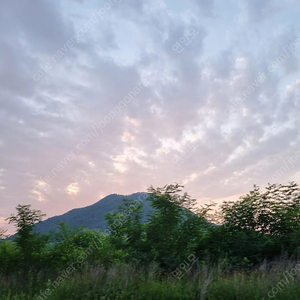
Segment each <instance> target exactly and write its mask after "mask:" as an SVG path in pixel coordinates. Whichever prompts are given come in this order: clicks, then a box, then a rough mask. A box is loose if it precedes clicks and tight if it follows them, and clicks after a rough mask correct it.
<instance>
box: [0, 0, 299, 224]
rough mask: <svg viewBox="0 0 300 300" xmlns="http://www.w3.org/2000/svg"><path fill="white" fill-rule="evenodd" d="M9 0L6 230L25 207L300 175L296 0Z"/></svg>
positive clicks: (3, 112) (0, 156)
mask: <svg viewBox="0 0 300 300" xmlns="http://www.w3.org/2000/svg"><path fill="white" fill-rule="evenodd" d="M0 3H1V10H0V204H1V205H0V227H4V228H9V227H8V226H7V225H6V222H5V218H6V217H8V216H9V215H10V214H11V213H14V211H15V207H16V206H17V205H18V204H31V205H32V208H35V209H40V210H42V211H43V212H44V213H46V214H47V216H48V217H51V216H54V215H59V214H62V213H65V212H67V211H69V210H71V209H73V208H77V207H84V206H87V205H91V204H93V203H95V202H97V201H99V200H100V199H101V198H103V197H105V196H106V195H109V194H113V193H117V194H124V195H128V194H132V193H134V192H138V191H140V192H142V191H146V190H147V188H148V187H150V186H151V185H152V186H154V187H162V186H164V185H165V184H172V183H175V182H178V183H181V184H183V185H184V186H185V189H184V190H185V191H187V192H188V193H189V194H190V195H191V196H192V197H193V198H196V199H197V200H198V202H199V203H207V202H209V201H213V200H216V201H221V200H223V199H238V197H239V196H240V195H242V194H245V193H247V192H249V191H250V190H251V189H252V188H253V185H254V184H257V185H259V186H260V187H261V188H264V187H265V186H266V185H267V184H268V183H283V184H284V183H287V182H289V181H295V182H297V183H300V169H299V166H300V135H299V128H300V126H299V125H300V124H299V123H300V118H299V112H300V100H299V96H300V74H299V53H300V22H299V14H300V3H299V1H298V0H283V1H282V0H280V1H279V0H272V1H271V0H269V1H262V0H227V1H223V0H185V1H179V0H108V1H106V0H105V1H103V0H101V1H94V0H57V1H50V0H48V1H46V0H20V1H8V0H0Z"/></svg>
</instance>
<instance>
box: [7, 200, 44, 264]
mask: <svg viewBox="0 0 300 300" xmlns="http://www.w3.org/2000/svg"><path fill="white" fill-rule="evenodd" d="M16 210H17V214H15V215H14V214H12V215H11V216H10V217H9V218H7V219H6V220H8V221H9V224H14V225H15V227H16V228H17V237H16V238H15V242H16V244H17V246H19V247H20V251H21V260H22V265H23V266H24V268H26V269H28V267H29V266H30V265H31V266H33V264H36V263H37V262H38V261H39V259H38V261H37V260H36V259H34V258H36V257H37V256H39V255H40V254H41V249H42V248H43V247H45V244H46V243H47V242H48V237H47V236H46V235H43V236H41V235H39V234H37V233H35V234H34V233H32V230H33V227H34V225H35V224H36V223H39V222H41V221H42V219H43V217H44V216H45V214H43V213H42V212H41V211H40V210H35V209H31V206H30V205H20V204H19V205H18V206H17V207H16Z"/></svg>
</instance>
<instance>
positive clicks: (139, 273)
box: [0, 182, 300, 300]
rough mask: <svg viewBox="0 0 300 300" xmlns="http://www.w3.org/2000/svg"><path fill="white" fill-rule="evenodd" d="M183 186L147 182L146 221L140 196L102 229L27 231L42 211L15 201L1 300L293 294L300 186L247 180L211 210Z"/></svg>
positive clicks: (0, 273) (296, 290)
mask: <svg viewBox="0 0 300 300" xmlns="http://www.w3.org/2000/svg"><path fill="white" fill-rule="evenodd" d="M181 188H182V186H180V185H178V184H174V185H167V186H165V187H163V188H157V189H154V188H153V187H151V188H150V189H149V197H148V198H147V201H149V203H150V205H151V207H152V208H153V210H151V211H149V217H148V220H147V222H146V223H145V222H142V219H143V202H141V201H133V200H132V201H130V200H128V199H127V200H124V203H123V205H122V206H121V207H119V210H118V212H115V213H109V214H107V215H106V220H107V224H108V228H107V229H106V230H105V231H103V232H101V231H99V230H89V229H86V228H83V227H76V228H74V227H69V226H67V225H66V224H65V223H60V224H59V229H58V230H56V231H53V232H51V233H49V234H41V233H34V232H33V228H34V225H35V224H36V223H38V222H40V221H41V220H42V218H43V217H44V215H43V214H42V213H41V212H40V211H37V210H33V209H31V207H30V206H29V205H23V206H22V205H18V206H17V208H16V209H17V213H16V215H12V216H11V217H9V218H8V219H7V220H8V221H9V222H10V223H13V224H15V226H16V228H17V237H15V238H14V239H13V240H9V239H2V241H0V291H1V292H0V300H1V299H56V300H58V299H74V300H75V299H114V300H116V299H119V300H120V299H124V300H125V299H126V300H127V299H147V300H149V299H172V300H174V299H189V300H191V299H210V300H214V299H222V300H227V299H232V300H233V299H251V300H252V299H263V298H264V299H287V300H288V299H298V298H299V296H298V295H300V285H299V282H300V272H299V271H300V263H298V258H299V251H300V239H299V238H300V222H299V221H300V189H299V187H298V185H297V184H295V183H294V182H292V183H289V184H287V185H280V184H276V185H269V186H268V187H267V188H266V191H265V192H261V191H260V189H259V188H258V187H257V186H254V189H253V191H251V192H250V193H249V194H247V195H245V196H243V197H241V198H240V199H239V200H238V201H235V202H224V203H223V204H221V205H220V207H218V208H214V206H213V205H205V206H203V207H201V208H196V201H195V200H194V199H192V198H191V197H190V196H189V195H188V194H187V193H184V194H182V192H181ZM4 235H5V231H4V230H2V231H1V230H0V239H1V237H2V238H4ZM298 273H299V274H298Z"/></svg>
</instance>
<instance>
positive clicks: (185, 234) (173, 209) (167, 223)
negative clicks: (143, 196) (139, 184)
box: [146, 183, 206, 270]
mask: <svg viewBox="0 0 300 300" xmlns="http://www.w3.org/2000/svg"><path fill="white" fill-rule="evenodd" d="M182 188H183V186H182V185H179V184H178V183H175V184H170V185H166V186H164V187H163V188H157V189H155V188H153V187H150V188H149V189H148V192H149V194H150V196H149V198H147V200H148V201H150V202H151V206H152V207H153V208H154V211H153V212H151V213H150V216H149V222H148V224H147V227H146V234H147V244H148V246H149V247H150V252H151V253H152V255H153V259H154V260H156V262H158V263H159V264H160V266H161V267H163V268H165V269H169V270H170V269H172V268H174V267H177V266H178V264H180V263H181V262H182V261H183V260H184V259H186V258H187V257H188V256H189V255H191V254H192V253H193V251H194V248H195V247H196V244H197V243H196V241H195V239H197V238H198V237H199V235H201V230H202V226H203V224H204V223H205V222H206V221H205V220H204V219H203V218H202V217H201V218H200V217H198V216H197V215H195V214H193V213H192V211H191V210H193V208H194V206H195V204H196V200H195V199H192V198H191V197H190V196H189V195H188V194H187V193H184V194H183V195H182V194H180V192H181V189H182Z"/></svg>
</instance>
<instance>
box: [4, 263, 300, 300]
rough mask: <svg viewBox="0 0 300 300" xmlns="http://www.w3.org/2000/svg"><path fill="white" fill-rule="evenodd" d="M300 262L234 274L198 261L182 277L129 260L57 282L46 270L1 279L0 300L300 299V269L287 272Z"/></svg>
mask: <svg viewBox="0 0 300 300" xmlns="http://www.w3.org/2000/svg"><path fill="white" fill-rule="evenodd" d="M296 263H297V262H290V261H277V262H276V263H273V264H269V265H268V266H262V268H260V269H256V270H253V271H251V272H249V271H248V272H231V273H228V272H227V271H226V270H224V269H223V270H222V269H221V268H220V267H215V268H208V267H207V266H202V267H200V266H199V267H197V268H195V269H194V270H191V271H190V272H188V273H187V274H185V276H183V277H182V278H180V279H178V278H175V277H174V276H173V275H172V274H162V273H160V272H159V271H157V272H155V271H154V270H152V269H138V268H135V267H133V266H130V265H121V266H120V265H119V266H112V267H109V268H108V269H105V268H104V267H101V266H97V267H93V268H90V269H87V270H84V271H82V272H80V273H79V272H77V273H74V274H72V275H71V276H69V277H66V278H62V279H63V280H62V281H61V282H60V283H59V284H58V283H57V277H53V278H52V279H48V280H45V279H41V278H43V276H42V273H41V275H40V276H39V275H38V276H36V278H35V280H33V279H31V278H29V279H28V278H27V279H28V280H27V284H26V285H24V284H23V283H22V282H17V281H16V280H15V279H14V278H9V279H8V278H6V279H4V278H2V279H0V300H8V299H9V300H19V299H20V300H21V299H22V300H27V299H28V300H32V299H37V300H41V299H43V300H45V299H49V300H68V299H69V300H85V299H86V300H95V299H99V300H100V299H101V300H129V299H130V300H133V299H134V300H151V299H153V300H159V299H164V300H177V299H178V300H193V299H197V300H262V299H264V300H267V299H278V300H298V299H300V270H299V271H298V272H297V273H296V274H295V275H291V274H290V273H289V270H292V269H293V268H294V267H295V265H296ZM294 270H295V268H294ZM294 273H295V272H293V274H294ZM298 273H299V274H298ZM287 279H288V280H287ZM54 281H56V284H54ZM47 289H48V290H47ZM47 293H48V295H46V294H47Z"/></svg>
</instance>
